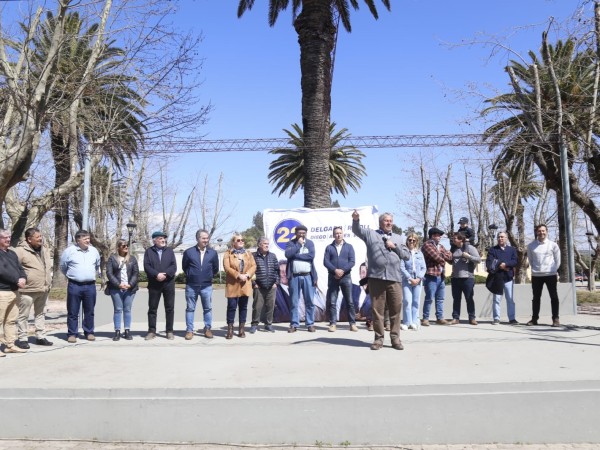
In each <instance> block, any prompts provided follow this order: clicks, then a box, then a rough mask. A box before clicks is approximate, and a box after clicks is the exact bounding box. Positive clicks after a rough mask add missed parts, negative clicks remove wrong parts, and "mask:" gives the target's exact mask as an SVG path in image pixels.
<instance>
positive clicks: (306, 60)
mask: <svg viewBox="0 0 600 450" xmlns="http://www.w3.org/2000/svg"><path fill="white" fill-rule="evenodd" d="M364 2H365V4H366V5H367V6H368V8H369V11H370V12H371V14H372V15H373V17H375V18H376V19H377V18H378V13H377V8H376V6H375V2H374V0H364ZM381 2H382V4H383V5H384V6H385V7H386V8H387V9H388V10H389V9H390V0H381ZM289 3H290V2H289V0H269V17H268V19H269V25H270V26H273V25H275V22H276V21H277V18H278V16H279V13H280V12H281V11H284V10H285V9H287V7H288V5H289ZM253 6H254V0H240V2H239V4H238V17H241V16H242V15H243V14H244V13H245V12H246V11H247V10H250V9H252V7H253ZM350 7H352V8H354V9H358V1H357V0H293V1H292V15H293V17H294V28H295V29H296V32H297V33H298V42H299V44H300V71H301V73H302V77H301V87H302V129H303V132H304V143H305V145H306V149H307V150H308V151H307V152H306V155H305V156H306V157H305V160H304V172H305V173H304V181H305V189H304V206H305V207H307V208H324V207H328V206H329V205H330V204H331V196H330V193H331V186H329V182H330V173H329V170H328V164H329V160H330V155H329V153H330V152H329V149H330V148H331V145H330V144H329V134H328V133H327V130H328V129H329V122H330V115H331V82H332V54H333V51H334V47H335V38H336V33H337V26H336V22H337V20H336V19H337V18H339V20H340V21H341V22H342V25H343V26H344V28H345V29H346V31H348V32H350V31H351V30H352V27H351V25H350ZM336 16H337V17H336Z"/></svg>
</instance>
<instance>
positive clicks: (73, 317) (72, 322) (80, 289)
mask: <svg viewBox="0 0 600 450" xmlns="http://www.w3.org/2000/svg"><path fill="white" fill-rule="evenodd" d="M82 305H83V323H82V324H81V326H82V328H83V333H84V334H85V335H86V336H87V335H88V334H93V333H94V307H95V306H96V284H95V283H90V284H75V283H73V282H69V285H68V286H67V335H68V336H77V333H78V332H79V308H80V307H81V306H82Z"/></svg>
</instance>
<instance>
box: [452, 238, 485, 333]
mask: <svg viewBox="0 0 600 450" xmlns="http://www.w3.org/2000/svg"><path fill="white" fill-rule="evenodd" d="M452 243H453V244H454V246H455V248H456V249H455V250H454V252H453V253H452V279H451V284H452V299H453V300H454V302H453V304H452V325H457V324H458V323H460V301H461V297H462V296H463V295H464V296H465V300H466V302H467V312H468V314H469V323H470V324H471V325H477V320H476V319H475V301H474V300H473V294H474V290H475V265H476V264H479V263H480V262H481V256H479V252H478V251H477V249H476V248H475V247H473V246H472V245H469V242H468V241H467V236H466V235H465V234H464V233H463V232H462V231H459V232H458V233H454V236H452Z"/></svg>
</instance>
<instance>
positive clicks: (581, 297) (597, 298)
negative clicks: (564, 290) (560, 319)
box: [577, 289, 600, 305]
mask: <svg viewBox="0 0 600 450" xmlns="http://www.w3.org/2000/svg"><path fill="white" fill-rule="evenodd" d="M586 303H587V304H589V303H595V304H600V291H599V290H595V291H592V292H590V291H584V290H583V289H577V304H578V305H583V304H586Z"/></svg>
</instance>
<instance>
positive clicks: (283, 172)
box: [269, 122, 366, 206]
mask: <svg viewBox="0 0 600 450" xmlns="http://www.w3.org/2000/svg"><path fill="white" fill-rule="evenodd" d="M335 125H336V124H335V122H332V123H331V124H330V125H329V133H328V137H329V139H328V141H329V145H330V150H329V163H328V170H329V182H328V186H330V193H331V192H333V191H335V192H336V193H338V194H341V195H342V196H344V197H346V195H348V188H350V189H352V190H354V192H358V189H359V188H360V183H361V179H362V177H363V176H364V175H366V172H365V166H364V165H363V163H362V159H363V158H364V157H365V155H364V153H363V152H361V151H360V150H359V149H357V148H356V147H354V146H352V145H340V143H341V142H342V141H343V140H345V139H348V138H349V137H350V133H348V130H347V129H346V128H342V129H341V130H339V131H337V132H336V131H335ZM292 128H293V130H294V131H290V130H286V129H284V130H283V131H285V133H286V134H287V135H288V136H289V138H290V139H289V141H288V143H289V144H290V145H291V146H292V147H287V148H276V149H274V150H271V151H270V152H269V153H271V154H273V155H279V157H278V158H277V159H275V160H274V161H273V162H271V164H270V165H269V182H270V183H271V184H273V185H275V187H274V188H273V193H277V195H279V196H281V195H282V194H284V193H285V192H286V191H289V193H290V197H291V196H292V195H294V194H295V193H296V192H297V191H298V189H300V188H302V189H305V188H306V183H307V181H306V176H305V161H306V155H307V154H308V153H310V152H308V151H306V149H307V147H308V146H307V144H306V139H305V135H304V133H303V132H302V128H300V125H298V124H297V123H295V124H293V125H292ZM327 206H330V205H327Z"/></svg>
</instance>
